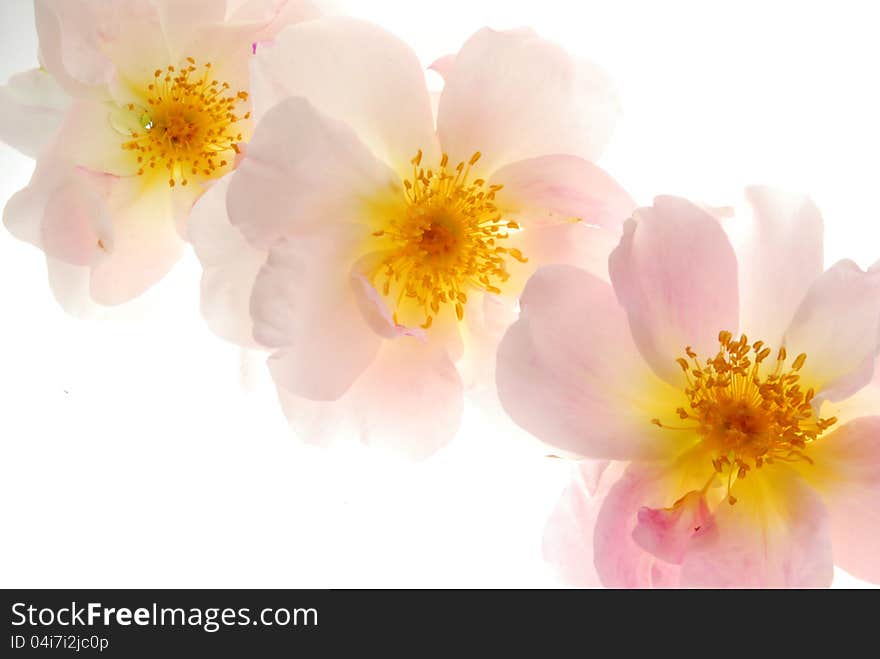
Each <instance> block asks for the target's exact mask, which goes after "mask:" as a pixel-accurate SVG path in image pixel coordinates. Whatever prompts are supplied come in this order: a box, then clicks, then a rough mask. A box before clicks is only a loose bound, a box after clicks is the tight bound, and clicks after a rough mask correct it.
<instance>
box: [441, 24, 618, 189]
mask: <svg viewBox="0 0 880 659" xmlns="http://www.w3.org/2000/svg"><path fill="white" fill-rule="evenodd" d="M618 112H619V109H618V103H617V100H616V96H615V94H614V92H613V90H612V88H611V85H610V84H609V82H608V80H607V79H606V77H605V76H604V75H603V74H602V73H600V72H599V71H598V70H597V69H596V67H595V66H593V65H592V64H590V63H587V62H583V61H580V60H577V59H575V58H572V57H571V56H569V55H568V54H567V53H566V52H565V51H564V50H562V49H561V48H560V47H559V46H557V45H555V44H553V43H551V42H549V41H546V40H544V39H541V38H539V37H538V36H537V35H535V33H534V32H532V31H530V30H515V31H510V32H496V31H494V30H490V29H483V30H480V31H479V32H477V33H476V34H475V35H473V36H472V37H471V38H470V39H469V40H468V41H467V43H465V44H464V46H463V47H462V49H461V51H460V52H459V53H458V55H457V56H456V58H455V66H454V67H453V68H452V69H451V71H450V72H449V77H448V79H447V80H446V86H445V87H444V89H443V95H442V96H441V98H440V108H439V114H438V117H437V130H438V133H439V135H440V142H441V144H442V145H443V149H444V151H446V152H448V153H449V155H450V159H451V160H452V162H459V161H466V160H468V159H469V158H470V157H471V154H473V153H474V152H475V151H481V152H482V153H483V160H482V161H481V165H482V166H483V167H485V168H486V171H489V172H491V171H493V170H494V169H496V168H498V167H500V166H502V165H504V164H506V163H511V162H516V161H517V160H523V159H525V158H532V157H535V156H542V155H547V154H556V153H568V154H573V155H578V156H582V157H584V158H586V159H588V160H596V159H597V158H598V156H599V154H600V153H601V152H602V149H603V148H604V147H605V144H606V143H607V141H608V139H609V137H610V134H611V129H612V126H613V124H614V121H615V118H616V116H617V114H618Z"/></svg>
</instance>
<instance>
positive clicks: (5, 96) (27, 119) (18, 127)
mask: <svg viewBox="0 0 880 659" xmlns="http://www.w3.org/2000/svg"><path fill="white" fill-rule="evenodd" d="M69 105H70V97H69V96H68V95H67V94H66V93H65V92H64V90H62V89H61V87H59V86H58V83H57V82H55V79H54V78H53V77H52V76H51V75H49V74H48V73H47V72H46V71H45V70H43V69H33V70H31V71H25V72H24V73H19V74H16V75H14V76H12V77H11V78H10V79H9V82H8V83H6V84H5V85H3V86H2V87H0V140H2V141H3V142H6V143H7V144H9V145H10V146H12V147H14V148H16V149H18V150H19V151H21V152H22V153H23V154H25V155H26V156H30V157H32V158H36V157H37V155H38V154H39V153H40V152H41V151H42V150H43V149H44V148H45V147H46V146H48V145H49V143H50V142H51V141H52V139H53V138H54V137H55V135H56V133H57V132H58V130H59V129H60V128H61V123H62V121H63V120H64V112H65V110H66V109H67V107H68V106H69Z"/></svg>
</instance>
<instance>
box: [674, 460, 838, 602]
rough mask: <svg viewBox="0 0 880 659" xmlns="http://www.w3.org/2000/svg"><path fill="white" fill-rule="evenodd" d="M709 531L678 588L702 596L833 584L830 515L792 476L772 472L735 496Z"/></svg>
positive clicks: (752, 478)
mask: <svg viewBox="0 0 880 659" xmlns="http://www.w3.org/2000/svg"><path fill="white" fill-rule="evenodd" d="M734 492H735V494H736V498H737V503H736V504H734V505H730V504H728V503H726V502H721V503H720V504H718V506H717V507H716V509H715V511H714V512H715V514H714V522H715V524H714V527H713V528H712V530H711V531H710V532H708V533H704V534H697V535H695V536H694V538H693V539H692V541H691V543H690V544H689V546H688V549H687V551H686V553H685V556H684V560H683V561H682V565H681V585H682V586H688V587H703V588H818V587H827V586H829V585H830V584H831V578H832V576H833V568H834V563H833V560H832V556H831V535H830V531H829V526H828V511H827V510H826V508H825V505H824V504H823V503H822V500H821V497H820V496H819V494H818V493H817V492H816V491H815V490H814V489H812V488H811V487H810V486H809V485H808V484H807V483H806V482H805V481H804V480H803V479H802V478H801V477H800V476H798V474H797V473H796V472H795V471H794V470H793V469H791V468H789V467H787V466H785V465H781V464H774V465H770V466H765V467H764V471H762V472H761V473H760V474H753V475H749V477H747V478H746V479H745V480H743V481H738V482H737V483H736V486H735V488H734Z"/></svg>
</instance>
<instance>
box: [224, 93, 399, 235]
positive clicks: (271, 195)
mask: <svg viewBox="0 0 880 659" xmlns="http://www.w3.org/2000/svg"><path fill="white" fill-rule="evenodd" d="M395 191H399V194H398V195H397V197H398V198H399V199H401V200H402V199H403V194H402V186H401V184H400V179H399V177H397V176H396V175H395V174H394V173H393V172H392V171H391V170H390V169H388V167H387V166H386V165H384V164H383V163H382V162H380V161H378V160H376V158H375V157H374V156H373V155H372V154H371V153H370V152H369V150H368V149H367V148H366V147H365V146H364V145H363V143H361V142H360V141H359V140H358V138H357V136H356V135H355V134H354V133H353V132H352V130H351V129H350V128H349V127H348V126H346V125H345V124H343V123H341V122H339V121H335V120H331V119H327V118H326V117H323V116H321V115H320V114H319V113H318V112H317V111H316V110H315V109H314V107H313V106H312V105H311V104H310V103H309V102H308V101H306V100H304V99H301V98H291V99H287V100H285V101H283V102H281V103H279V104H278V105H277V106H275V107H274V108H273V109H272V111H271V112H269V113H268V114H267V115H266V116H265V117H264V118H263V120H262V121H261V122H260V124H259V126H258V128H257V130H256V131H255V132H254V136H253V139H252V140H251V142H250V143H249V144H248V148H247V157H246V158H245V159H244V160H243V162H242V164H241V165H240V166H239V168H238V169H237V170H236V172H235V173H234V174H233V177H232V183H231V184H230V187H229V196H228V198H227V208H228V210H229V218H230V220H231V222H232V224H233V225H235V226H236V227H238V228H239V229H240V230H241V232H242V233H243V234H244V235H245V236H246V237H247V238H248V240H249V241H250V242H252V243H253V244H254V245H256V246H260V247H269V246H271V245H272V243H273V242H274V241H275V240H276V239H277V238H278V237H280V236H285V235H286V236H292V235H294V234H295V233H296V231H299V230H301V229H302V228H304V227H309V226H310V225H316V224H322V223H326V222H337V221H343V222H348V221H356V220H357V219H358V218H359V216H361V215H363V213H364V212H365V211H366V208H367V206H366V204H367V203H368V200H369V199H371V198H375V197H377V196H378V195H381V194H386V195H387V194H389V193H394V192H395ZM401 203H402V202H401Z"/></svg>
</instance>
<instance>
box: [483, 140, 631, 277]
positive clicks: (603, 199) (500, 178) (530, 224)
mask: <svg viewBox="0 0 880 659" xmlns="http://www.w3.org/2000/svg"><path fill="white" fill-rule="evenodd" d="M490 183H491V184H497V185H503V186H504V187H503V188H502V189H501V190H500V191H499V192H498V195H497V200H498V206H499V209H500V210H501V212H502V213H503V214H504V217H505V218H508V219H512V220H516V221H517V222H518V223H519V225H520V226H521V227H522V229H523V230H522V231H519V232H514V233H513V234H512V235H511V237H510V239H509V246H511V247H517V248H519V249H520V251H521V252H522V253H523V255H525V256H526V258H528V263H526V264H524V265H523V264H519V263H511V267H510V271H511V273H512V274H513V276H514V280H513V282H514V283H515V282H516V281H517V279H518V278H520V277H522V278H523V281H525V277H526V276H528V275H529V274H531V273H532V272H534V270H535V269H536V268H538V267H540V266H541V265H545V264H552V263H565V264H569V265H575V266H577V267H579V268H583V269H585V270H588V271H590V272H592V273H593V274H595V275H597V276H599V277H601V278H603V279H607V278H608V254H609V253H610V252H611V251H612V250H613V249H614V247H616V246H617V244H618V242H619V241H620V236H621V233H622V227H623V223H624V221H625V220H626V219H627V218H629V217H630V215H632V212H633V211H634V210H635V207H636V206H635V203H634V202H633V201H632V199H631V198H630V196H629V195H628V194H627V193H626V192H625V191H624V190H623V188H621V187H620V186H619V185H618V184H617V182H616V181H614V179H612V178H611V177H610V176H609V175H608V174H606V173H605V172H604V171H602V170H601V169H600V168H599V167H597V166H596V165H594V164H592V163H590V162H588V161H586V160H583V159H582V158H578V157H575V156H566V155H556V156H541V157H538V158H530V159H528V160H521V161H519V162H517V163H513V164H511V165H507V166H505V167H502V168H501V169H500V170H498V171H497V172H495V173H494V174H493V175H492V179H491V181H490ZM506 244H507V243H506Z"/></svg>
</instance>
